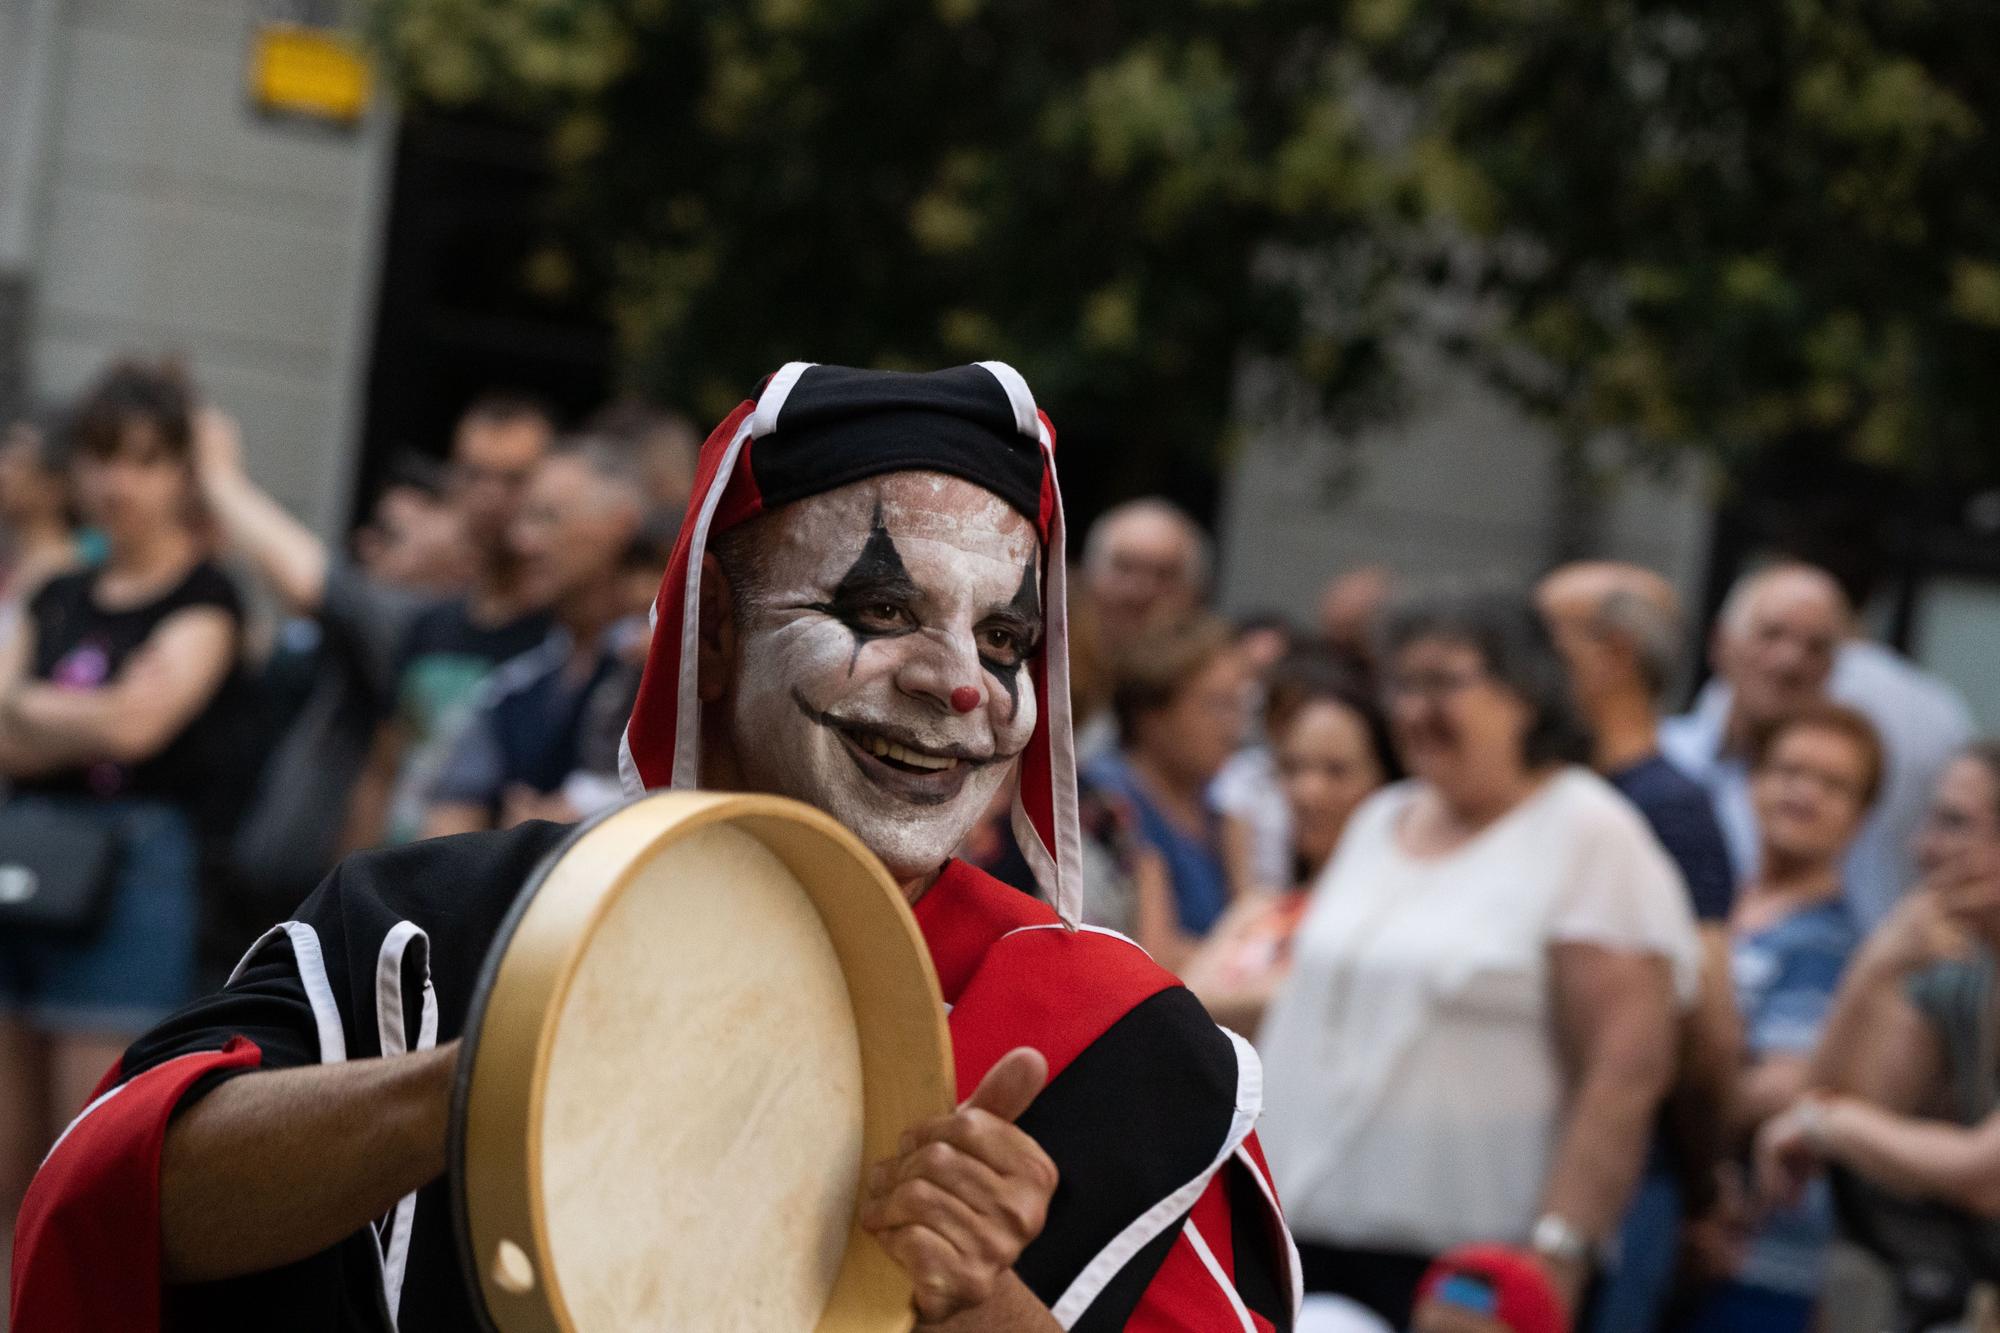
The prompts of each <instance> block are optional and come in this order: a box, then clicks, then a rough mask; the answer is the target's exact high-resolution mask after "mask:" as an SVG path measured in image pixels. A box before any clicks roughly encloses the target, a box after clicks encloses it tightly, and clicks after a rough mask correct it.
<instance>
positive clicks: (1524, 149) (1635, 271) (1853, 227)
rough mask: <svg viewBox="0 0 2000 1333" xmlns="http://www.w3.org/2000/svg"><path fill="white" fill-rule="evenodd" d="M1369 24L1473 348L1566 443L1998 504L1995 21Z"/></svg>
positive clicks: (1600, 7) (1689, 11)
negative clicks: (1985, 497) (1800, 465)
mask: <svg viewBox="0 0 2000 1333" xmlns="http://www.w3.org/2000/svg"><path fill="white" fill-rule="evenodd" d="M1366 7H1368V8H1370V9H1372V10H1373V11H1374V12H1375V14H1376V15H1377V21H1376V22H1375V23H1374V25H1373V27H1372V30H1370V31H1367V32H1365V33H1357V35H1358V36H1360V37H1361V38H1362V46H1361V47H1360V59H1361V61H1362V63H1363V64H1364V65H1365V66H1366V68H1367V69H1368V71H1369V75H1370V78H1371V79H1372V80H1374V81H1375V82H1376V83H1377V84H1379V85H1380V86H1384V87H1389V88H1395V89H1399V90H1401V91H1402V92H1403V93H1405V94H1406V95H1408V96H1409V97H1410V99H1411V102H1412V104H1413V105H1414V106H1415V107H1417V108H1418V109H1417V111H1416V114H1415V116H1414V117H1413V122H1412V124H1411V125H1410V126H1409V128H1408V129H1407V131H1406V132H1405V134H1404V137H1403V138H1402V140H1401V147H1400V148H1399V153H1400V154H1401V156H1402V157H1403V158H1404V160H1405V162H1406V163H1407V164H1409V166H1410V167H1411V168H1412V170H1411V171H1410V172H1409V173H1408V179H1409V180H1410V182H1411V184H1412V186H1413V189H1412V192H1411V194H1410V199H1411V201H1412V203H1413V205H1414V211H1415V213H1416V215H1417V216H1420V217H1422V218H1424V219H1427V220H1429V221H1431V222H1439V221H1444V222H1447V223H1448V227H1447V229H1446V230H1447V231H1448V232H1449V233H1450V234H1452V235H1454V236H1459V237H1465V236H1469V237H1473V238H1476V244H1474V245H1472V246H1470V247H1468V248H1469V249H1470V250H1471V251H1472V252H1473V258H1472V260H1471V262H1470V263H1467V262H1466V261H1465V254H1464V252H1463V251H1460V252H1459V253H1457V254H1456V255H1455V256H1454V259H1455V260H1456V261H1457V262H1456V263H1455V265H1453V266H1452V267H1454V268H1455V270H1456V271H1455V272H1454V274H1453V278H1454V280H1457V281H1463V282H1465V283H1466V284H1467V285H1468V286H1470V287H1472V288H1474V289H1475V290H1477V291H1479V292H1480V293H1481V294H1482V295H1484V296H1488V297H1491V298H1492V302H1491V308H1492V309H1493V310H1495V311H1497V312H1498V315H1497V318H1496V319H1495V321H1494V322H1493V324H1492V325H1491V326H1489V328H1488V330H1487V332H1488V335H1489V336H1488V337H1487V338H1486V340H1485V341H1484V342H1483V343H1482V350H1484V351H1485V352H1486V353H1487V354H1488V358H1489V363H1490V364H1492V365H1493V366H1494V367H1496V369H1497V370H1498V371H1499V373H1500V374H1501V375H1502V376H1503V378H1505V379H1506V381H1507V382H1508V383H1510V384H1511V385H1512V386H1513V387H1514V388H1515V389H1516V390H1517V391H1518V392H1520V393H1521V394H1522V395H1523V396H1524V397H1525V398H1527V399H1528V401H1530V402H1532V403H1534V404H1535V405H1536V406H1538V407H1540V408H1541V409H1542V410H1544V411H1546V412H1548V413H1550V414H1552V415H1553V416H1554V417H1555V418H1556V419H1557V420H1558V421H1559V423H1560V424H1562V425H1563V426H1564V427H1565V428H1566V430H1565V433H1566V434H1567V435H1569V436H1570V437H1571V438H1581V437H1584V436H1587V435H1589V434H1591V433H1593V432H1595V431H1597V430H1599V429H1600V428H1604V427H1613V428H1618V429H1620V430H1623V431H1626V432H1629V434H1630V436H1631V437H1632V438H1636V439H1638V440H1640V441H1642V442H1645V443H1650V444H1654V445H1674V444H1679V443H1686V442H1694V443H1700V444H1705V445H1710V446H1713V447H1715V448H1717V449H1719V450H1720V451H1722V453H1723V455H1724V457H1725V459H1726V460H1728V461H1730V462H1732V463H1736V464H1744V463H1747V462H1748V461H1750V459H1751V458H1752V457H1753V456H1755V455H1756V454H1757V453H1759V452H1761V451H1763V450H1764V449H1766V448H1768V447H1769V446H1772V445H1778V444H1796V443H1798V442H1801V441H1811V440H1818V441H1821V442H1823V443H1825V444H1827V445H1830V446H1834V447H1840V448H1843V449H1844V450H1846V451H1847V452H1848V453H1849V454H1850V455H1851V456H1852V457H1854V458H1857V459H1861V460H1865V461H1872V462H1877V463H1883V464H1888V465H1891V466H1894V467H1897V468H1901V469H1906V470H1908V471H1910V472H1912V473H1914V474H1915V475H1917V476H1920V477H1923V478H1926V479H1928V480H1931V481H1943V480H1950V479H1969V478H1972V477H1985V478H1996V477H2000V449H1996V446H1995V443H1994V440H1993V432H1994V429H1995V427H1996V425H2000V375H1996V374H1995V373H1994V368H1995V366H1996V365H2000V139H1996V137H1995V134H1994V128H1995V126H1994V123H1993V122H1994V120H1995V118H1996V117H2000V8H1996V7H1995V6H1993V5H1991V4H1988V3H1981V2H1980V0H1769V2H1768V3H1747V4H1746V3H1741V2H1740V0H1721V2H1720V3H1717V2H1715V0H1684V2H1683V3H1651V2H1649V0H1617V2H1610V3H1607V2H1605V0H1597V2H1595V3H1585V2H1583V0H1436V2H1431V3H1422V2H1419V0H1369V3H1368V4H1367V6H1366ZM1444 267H1446V266H1444V265H1440V268H1441V269H1442V268H1444Z"/></svg>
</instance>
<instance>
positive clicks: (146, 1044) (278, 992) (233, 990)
mask: <svg viewBox="0 0 2000 1333" xmlns="http://www.w3.org/2000/svg"><path fill="white" fill-rule="evenodd" d="M238 1036H241V1037H248V1038H249V1039H250V1040H251V1041H253V1042H255V1043H256V1044H257V1049H259V1050H260V1051H262V1052H263V1053H264V1058H263V1061H262V1063H261V1065H260V1067H261V1068H264V1069H296V1068H298V1067H300V1066H302V1065H310V1064H318V1063H319V1043H318V1029H317V1026H316V1024H315V1023H314V1020H313V1011H312V1005H311V1004H310V1003H309V1002H308V1001H307V999H306V991H305V986H304V985H303V984H302V983H301V982H300V980H299V971H298V964H297V962H296V960H295V959H294V958H293V956H292V944H291V940H290V939H289V938H288V937H286V936H283V935H280V936H278V937H277V938H275V939H273V940H271V941H270V942H268V943H266V944H265V945H264V946H263V947H262V948H260V949H259V950H258V951H257V954H256V957H255V959H254V960H253V961H252V962H251V963H250V965H249V966H248V967H246V968H245V969H244V970H243V975H242V976H240V977H238V978H237V979H236V981H235V982H234V983H232V984H231V985H230V986H228V987H227V988H225V989H223V990H220V991H217V992H216V993H215V994H213V995H208V996H204V997H203V998H201V999H199V1000H196V1001H195V1002H194V1003H193V1004H191V1005H188V1006H187V1007H186V1008H184V1009H182V1010H181V1011H180V1012H179V1013H176V1014H174V1015H173V1016H172V1017H170V1018H168V1019H167V1020H166V1021H165V1022H163V1023H161V1024H160V1025H159V1026H158V1027H156V1028H154V1029H153V1030H152V1031H151V1032H148V1033H147V1034H146V1035H145V1036H143V1037H141V1038H139V1040H137V1041H136V1042H134V1043H132V1045H131V1047H130V1048H129V1049H127V1050H126V1052H125V1061H124V1066H123V1069H122V1073H123V1075H124V1077H126V1078H132V1077H134V1076H135V1075H138V1074H142V1073H144V1072H145V1071H146V1070H148V1069H151V1068H153V1067H154V1066H156V1065H161V1064H165V1063H166V1062H167V1061H169V1060H171V1059H173V1058H175V1057H176V1056H181V1055H188V1054H190V1053H192V1052H195V1051H219V1050H221V1049H222V1048H223V1047H224V1046H225V1045H227V1044H228V1042H229V1039H230V1038H231V1037H238ZM243 1072H249V1071H230V1072H229V1073H225V1074H221V1075H218V1076H215V1077H214V1078H213V1079H212V1081H210V1082H208V1083H205V1084H197V1085H196V1089H195V1091H194V1092H193V1093H191V1094H189V1096H188V1097H187V1098H186V1099H185V1100H184V1101H183V1102H182V1103H181V1105H182V1107H183V1108H185V1107H186V1106H188V1105H190V1104H192V1103H193V1102H194V1101H195V1100H197V1099H198V1098H199V1097H200V1096H201V1095H202V1094H204V1093H206V1092H208V1091H210V1090H211V1089H213V1088H214V1087H215V1086H216V1085H217V1084H220V1083H221V1082H223V1081H225V1080H226V1079H227V1078H229V1077H231V1076H232V1075H233V1074H235V1073H243Z"/></svg>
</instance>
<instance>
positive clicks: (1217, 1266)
mask: <svg viewBox="0 0 2000 1333" xmlns="http://www.w3.org/2000/svg"><path fill="white" fill-rule="evenodd" d="M1181 1234H1182V1235H1184V1236H1186V1237H1187V1239H1188V1244H1189V1245H1190V1246H1192V1247H1193V1248H1194V1253H1195V1257H1196V1258H1197V1259H1200V1260H1201V1266H1202V1267H1203V1268H1206V1269H1207V1270H1208V1275H1209V1276H1210V1277H1212V1278H1214V1279H1215V1285H1216V1286H1218V1287H1221V1288H1222V1294H1223V1295H1224V1296H1225V1297H1227V1298H1228V1300H1229V1308H1230V1310H1231V1311H1232V1312H1234V1314H1235V1315H1236V1323H1237V1326H1238V1327H1240V1328H1241V1329H1242V1330H1243V1333H1257V1326H1256V1325H1255V1324H1253V1323H1251V1322H1250V1309H1249V1307H1248V1306H1246V1305H1244V1304H1243V1294H1242V1293H1241V1292H1239V1291H1237V1290H1236V1284H1235V1282H1233V1281H1231V1280H1230V1277H1229V1274H1227V1273H1225V1272H1223V1271H1222V1264H1221V1263H1220V1262H1219V1261H1218V1260H1217V1259H1216V1257H1215V1251H1214V1250H1211V1249H1209V1248H1208V1240H1207V1238H1206V1237H1204V1236H1203V1235H1202V1234H1201V1228H1200V1227H1198V1226H1196V1225H1195V1224H1194V1219H1193V1218H1191V1217H1190V1218H1189V1219H1188V1223H1187V1225H1186V1226H1184V1227H1182V1228H1181Z"/></svg>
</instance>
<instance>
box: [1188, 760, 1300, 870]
mask: <svg viewBox="0 0 2000 1333" xmlns="http://www.w3.org/2000/svg"><path fill="white" fill-rule="evenodd" d="M1208 799H1209V800H1210V801H1213V802H1214V803H1215V808H1216V809H1218V810H1220V811H1222V813H1223V814H1225V815H1231V816H1234V817H1235V818H1237V819H1240V820H1242V821H1243V824H1244V826H1245V827H1246V828H1247V829H1248V830H1249V833H1250V869H1251V873H1253V874H1255V875H1256V876H1257V887H1258V888H1260V889H1270V890H1273V891H1282V890H1285V889H1289V888H1291V887H1292V875H1293V873H1294V872H1293V870H1292V812H1291V808H1290V807H1289V806H1288V805H1286V804H1285V789H1284V787H1283V785H1281V784H1280V782H1279V781H1278V760H1277V756H1275V755H1273V754H1272V753H1271V747H1270V746H1268V745H1257V746H1253V747H1251V748H1250V749H1247V750H1238V751H1237V752H1236V753H1235V754H1234V755H1232V756H1231V757H1230V760H1229V762H1228V763H1226V764H1224V765H1223V766H1222V771H1221V772H1220V773H1217V774H1216V775H1215V780H1214V781H1213V782H1211V783H1209V784H1208Z"/></svg>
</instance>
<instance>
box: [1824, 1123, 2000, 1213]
mask: <svg viewBox="0 0 2000 1333" xmlns="http://www.w3.org/2000/svg"><path fill="white" fill-rule="evenodd" d="M1818 1138H1819V1145H1820V1149H1821V1151H1822V1152H1824V1153H1825V1154H1826V1155H1827V1156H1828V1157H1831V1158H1833V1159H1834V1160H1835V1161H1838V1162H1841V1163H1843V1164H1845V1165H1847V1166H1848V1167H1851V1168H1852V1169H1853V1170H1855V1171H1857V1172H1859V1173H1860V1174H1861V1175H1863V1176H1866V1177H1867V1178H1868V1179H1870V1180H1872V1181H1874V1182H1875V1183H1876V1184H1878V1185H1882V1186H1885V1187H1886V1188H1888V1189H1891V1190H1894V1191H1896V1192H1897V1193H1901V1194H1911V1195H1916V1196H1919V1197H1921V1198H1928V1199H1936V1200H1939V1201H1942V1202H1944V1203H1948V1204H1951V1205H1953V1206H1955V1207H1958V1208H1963V1209H1965V1210H1967V1211H1969V1212H1973V1213H1977V1214H1979V1215H1981V1216H1983V1217H1989V1218H1991V1217H1996V1216H2000V1126H1996V1125H1994V1124H1992V1123H1991V1122H1989V1123H1988V1124H1983V1125H1979V1126H1976V1127H1974V1128H1972V1129H1966V1128H1964V1127H1963V1126H1960V1125H1953V1124H1947V1123H1945V1122H1943V1121H1937V1120H1918V1119H1914V1118H1912V1117H1909V1116H1902V1115H1897V1114H1895V1113H1894V1112H1892V1111H1885V1110H1883V1109H1882V1108H1880V1107H1878V1106H1870V1105H1868V1104H1867V1103H1866V1102H1861V1101H1856V1100H1854V1099H1852V1098H1839V1099H1837V1100H1834V1101H1833V1102H1831V1103H1830V1104H1829V1105H1828V1106H1827V1107H1826V1110H1825V1112H1824V1120H1823V1121H1822V1124H1821V1128H1820V1132H1819V1135H1818Z"/></svg>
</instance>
